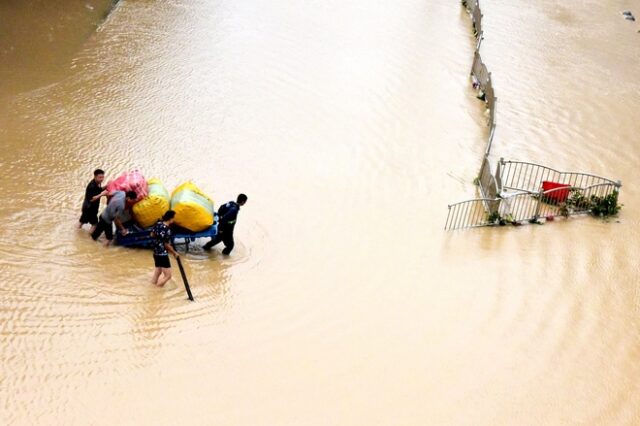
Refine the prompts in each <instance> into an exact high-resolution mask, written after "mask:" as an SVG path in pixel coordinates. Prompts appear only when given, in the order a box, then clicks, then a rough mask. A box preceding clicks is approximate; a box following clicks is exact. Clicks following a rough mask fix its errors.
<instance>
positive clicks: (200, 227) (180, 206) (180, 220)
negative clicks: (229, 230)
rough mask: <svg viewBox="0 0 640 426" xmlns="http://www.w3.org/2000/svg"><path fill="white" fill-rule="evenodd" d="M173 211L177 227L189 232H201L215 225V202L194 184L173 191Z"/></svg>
mask: <svg viewBox="0 0 640 426" xmlns="http://www.w3.org/2000/svg"><path fill="white" fill-rule="evenodd" d="M171 210H173V211H175V212H176V219H175V223H176V225H178V226H180V227H182V228H185V229H188V230H189V231H192V232H200V231H204V230H205V229H207V228H209V227H210V226H211V225H213V212H214V210H213V200H212V199H211V198H209V197H207V195H206V194H205V193H204V192H202V191H201V190H200V188H198V187H197V186H196V185H195V184H194V183H192V182H185V183H183V184H182V185H180V186H179V187H177V188H176V189H174V190H173V194H171Z"/></svg>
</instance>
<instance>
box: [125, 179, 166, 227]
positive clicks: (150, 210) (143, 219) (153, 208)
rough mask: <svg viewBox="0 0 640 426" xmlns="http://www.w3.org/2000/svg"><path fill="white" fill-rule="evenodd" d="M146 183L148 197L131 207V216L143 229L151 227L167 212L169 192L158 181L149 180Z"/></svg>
mask: <svg viewBox="0 0 640 426" xmlns="http://www.w3.org/2000/svg"><path fill="white" fill-rule="evenodd" d="M147 183H148V184H149V195H147V196H146V197H144V198H143V199H142V200H141V201H138V202H137V203H135V204H134V205H133V216H134V217H135V219H136V222H138V225H140V226H142V227H143V228H148V227H150V226H152V225H153V224H154V223H156V222H157V221H158V220H159V219H162V215H164V214H165V213H166V212H167V210H169V191H167V188H165V187H164V185H163V184H162V182H160V179H157V178H153V179H149V181H148V182H147Z"/></svg>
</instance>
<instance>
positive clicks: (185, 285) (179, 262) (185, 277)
mask: <svg viewBox="0 0 640 426" xmlns="http://www.w3.org/2000/svg"><path fill="white" fill-rule="evenodd" d="M177 260H178V268H180V275H182V282H183V283H184V289H185V290H187V296H189V300H191V301H192V302H193V295H192V294H191V288H190V287H189V281H188V280H187V274H185V273H184V268H183V267H182V260H180V256H178V259H177Z"/></svg>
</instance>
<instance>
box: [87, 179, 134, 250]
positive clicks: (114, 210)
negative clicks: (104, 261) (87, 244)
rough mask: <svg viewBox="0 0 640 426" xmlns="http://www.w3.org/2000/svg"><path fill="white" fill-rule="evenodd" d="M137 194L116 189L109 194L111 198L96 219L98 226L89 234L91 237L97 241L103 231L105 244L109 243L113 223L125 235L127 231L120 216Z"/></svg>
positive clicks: (111, 238) (111, 237) (111, 236)
mask: <svg viewBox="0 0 640 426" xmlns="http://www.w3.org/2000/svg"><path fill="white" fill-rule="evenodd" d="M137 198H138V195H137V194H136V193H135V192H133V191H128V192H127V193H126V194H125V193H124V192H122V191H116V192H114V193H113V195H111V199H110V200H109V203H108V204H107V208H105V209H104V211H103V212H102V214H101V215H100V219H99V220H98V226H96V229H95V231H93V233H92V234H91V238H93V240H94V241H97V240H98V238H99V237H100V235H102V233H103V232H104V236H105V237H106V238H107V241H106V242H105V245H107V246H108V245H109V244H111V241H112V240H113V223H114V222H115V224H116V226H117V227H118V229H119V230H120V233H122V235H127V233H128V231H127V229H126V228H125V227H124V225H123V224H122V220H121V217H122V215H123V213H124V210H125V209H126V208H128V207H131V206H132V205H133V203H135V201H136V199H137Z"/></svg>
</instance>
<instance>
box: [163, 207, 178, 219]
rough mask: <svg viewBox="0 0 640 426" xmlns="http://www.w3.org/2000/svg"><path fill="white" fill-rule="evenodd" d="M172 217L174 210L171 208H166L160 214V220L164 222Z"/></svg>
mask: <svg viewBox="0 0 640 426" xmlns="http://www.w3.org/2000/svg"><path fill="white" fill-rule="evenodd" d="M174 217H176V212H174V211H173V210H167V212H166V213H165V214H163V215H162V220H164V221H165V222H166V221H167V220H171V219H173V218H174Z"/></svg>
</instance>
